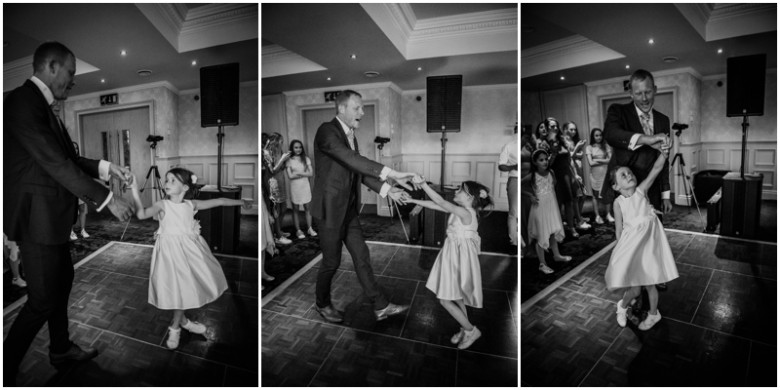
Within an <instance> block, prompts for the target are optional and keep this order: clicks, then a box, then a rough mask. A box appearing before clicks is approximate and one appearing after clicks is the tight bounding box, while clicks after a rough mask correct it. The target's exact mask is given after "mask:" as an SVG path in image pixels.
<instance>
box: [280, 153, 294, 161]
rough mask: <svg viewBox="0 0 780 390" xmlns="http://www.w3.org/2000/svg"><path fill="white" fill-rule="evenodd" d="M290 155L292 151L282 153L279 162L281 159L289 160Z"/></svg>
mask: <svg viewBox="0 0 780 390" xmlns="http://www.w3.org/2000/svg"><path fill="white" fill-rule="evenodd" d="M290 157H292V152H287V153H285V154H283V155H282V158H281V159H280V160H279V161H280V162H281V161H287V160H289V159H290Z"/></svg>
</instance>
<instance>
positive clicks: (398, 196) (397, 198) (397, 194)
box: [387, 188, 411, 205]
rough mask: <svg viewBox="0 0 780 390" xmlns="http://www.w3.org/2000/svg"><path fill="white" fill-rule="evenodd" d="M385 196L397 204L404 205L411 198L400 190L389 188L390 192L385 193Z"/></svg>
mask: <svg viewBox="0 0 780 390" xmlns="http://www.w3.org/2000/svg"><path fill="white" fill-rule="evenodd" d="M387 196H389V197H390V199H392V200H393V201H394V202H398V203H400V204H403V205H405V204H406V202H407V201H409V199H410V198H411V196H409V194H408V193H407V192H406V191H404V190H402V189H400V188H391V189H390V191H388V192H387Z"/></svg>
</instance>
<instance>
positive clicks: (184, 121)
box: [179, 83, 259, 156]
mask: <svg viewBox="0 0 780 390" xmlns="http://www.w3.org/2000/svg"><path fill="white" fill-rule="evenodd" d="M198 93H199V91H192V92H188V93H182V94H181V96H180V98H179V113H180V115H179V144H180V147H179V151H180V155H182V156H196V155H214V156H216V154H217V128H216V127H205V128H204V127H200V101H195V99H194V97H195V95H196V94H198ZM238 102H239V111H238V126H225V127H223V128H222V130H223V132H224V133H225V137H224V138H223V139H222V142H223V153H224V154H225V155H235V154H258V150H259V149H258V142H259V138H258V129H259V121H258V111H257V107H258V88H257V84H254V83H252V84H242V85H241V86H240V88H239V96H238Z"/></svg>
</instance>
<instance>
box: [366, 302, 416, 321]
mask: <svg viewBox="0 0 780 390" xmlns="http://www.w3.org/2000/svg"><path fill="white" fill-rule="evenodd" d="M408 309H409V305H396V304H395V303H389V304H387V307H386V308H384V309H382V310H374V315H375V316H376V320H377V321H382V320H384V319H385V318H387V317H389V316H394V315H396V314H401V313H403V312H405V311H407V310H408Z"/></svg>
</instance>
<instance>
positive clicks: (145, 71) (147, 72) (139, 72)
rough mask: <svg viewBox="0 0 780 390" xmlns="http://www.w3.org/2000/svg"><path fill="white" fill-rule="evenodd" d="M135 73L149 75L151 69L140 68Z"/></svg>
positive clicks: (143, 75) (142, 75)
mask: <svg viewBox="0 0 780 390" xmlns="http://www.w3.org/2000/svg"><path fill="white" fill-rule="evenodd" d="M136 73H138V75H139V76H141V77H149V76H151V75H152V71H151V70H149V69H141V70H139V71H137V72H136Z"/></svg>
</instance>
